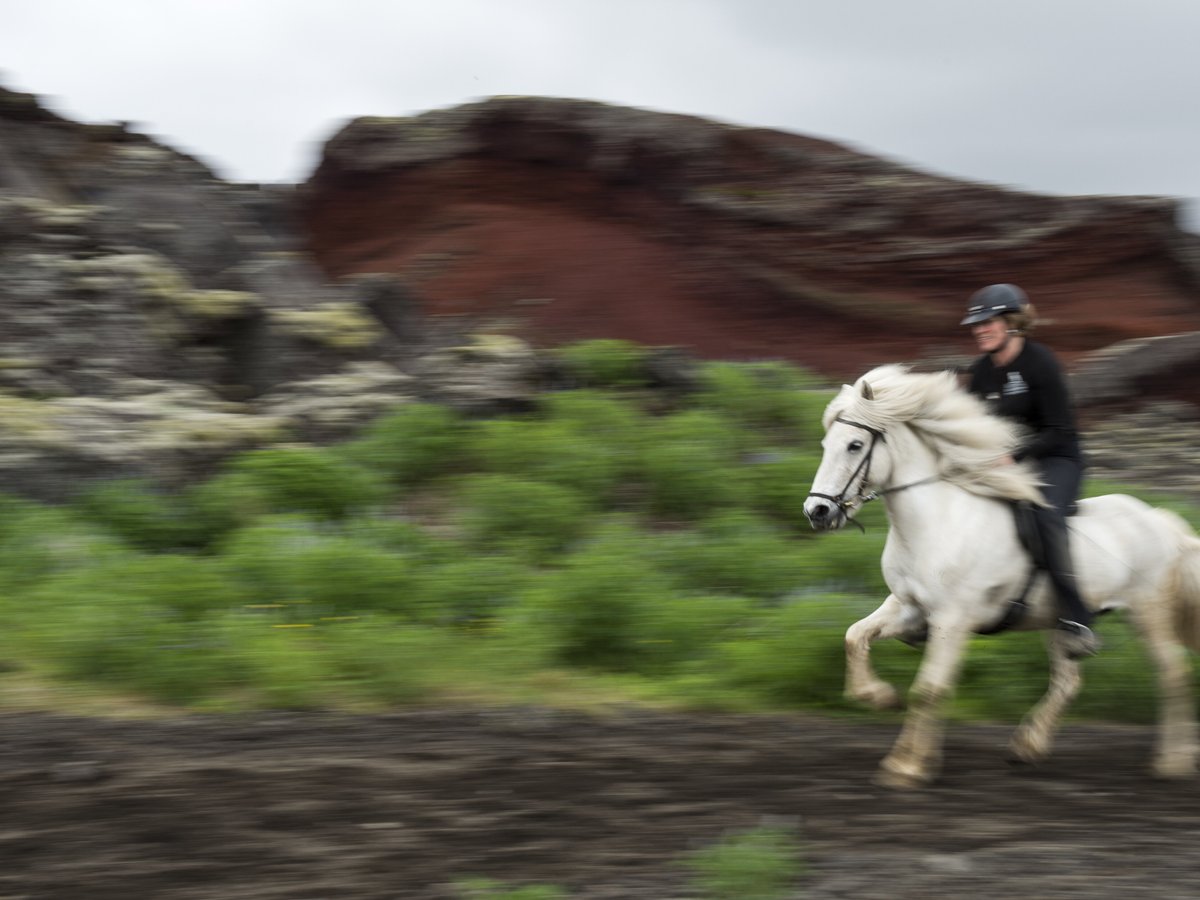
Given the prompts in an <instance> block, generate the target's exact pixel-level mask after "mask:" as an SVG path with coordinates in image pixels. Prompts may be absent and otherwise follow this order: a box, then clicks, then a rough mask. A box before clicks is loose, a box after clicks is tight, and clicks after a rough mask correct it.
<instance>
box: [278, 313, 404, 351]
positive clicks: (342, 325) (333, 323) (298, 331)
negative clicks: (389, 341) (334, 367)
mask: <svg viewBox="0 0 1200 900" xmlns="http://www.w3.org/2000/svg"><path fill="white" fill-rule="evenodd" d="M271 321H272V323H273V324H274V325H275V326H276V327H277V328H279V330H281V331H283V332H284V333H286V334H290V335H293V336H295V337H300V338H304V339H306V340H310V341H314V342H316V343H318V344H324V345H326V346H328V347H333V348H335V349H337V350H362V349H366V348H367V347H370V346H372V345H373V344H375V343H376V342H377V341H379V339H380V338H382V337H383V329H382V328H381V327H380V326H379V324H378V323H377V322H376V321H375V319H373V318H372V317H371V316H369V315H368V314H367V313H365V312H364V311H363V309H362V307H360V306H359V305H358V304H357V303H346V302H331V303H323V304H321V305H320V306H317V307H314V308H312V309H285V310H273V311H272V312H271Z"/></svg>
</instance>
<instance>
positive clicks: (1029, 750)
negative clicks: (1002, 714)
mask: <svg viewBox="0 0 1200 900" xmlns="http://www.w3.org/2000/svg"><path fill="white" fill-rule="evenodd" d="M1049 755H1050V748H1049V747H1046V746H1044V745H1042V746H1039V745H1037V744H1034V743H1032V742H1030V741H1026V740H1014V741H1013V742H1012V743H1010V744H1009V745H1008V753H1007V754H1006V756H1005V760H1006V761H1007V762H1008V764H1009V765H1010V766H1012V767H1013V768H1014V769H1032V768H1036V767H1037V766H1040V765H1041V764H1042V761H1043V760H1045V758H1046V757H1047V756H1049Z"/></svg>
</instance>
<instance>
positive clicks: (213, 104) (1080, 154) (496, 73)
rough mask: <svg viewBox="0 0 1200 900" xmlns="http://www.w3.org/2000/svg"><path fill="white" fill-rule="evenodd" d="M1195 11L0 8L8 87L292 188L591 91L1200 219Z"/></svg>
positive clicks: (56, 0) (889, 2)
mask: <svg viewBox="0 0 1200 900" xmlns="http://www.w3.org/2000/svg"><path fill="white" fill-rule="evenodd" d="M1198 43H1200V0H1000V2H990V3H977V2H974V0H902V2H898V0H0V84H3V85H4V86H6V87H9V88H11V89H17V90H24V91H31V92H33V93H36V94H39V95H41V96H42V97H43V98H44V99H45V100H46V101H47V102H48V103H49V105H50V106H51V108H53V109H54V110H55V111H57V112H59V113H60V114H62V115H65V116H68V117H69V118H73V119H78V120H82V121H89V122H103V121H116V120H128V121H132V122H134V123H135V124H136V126H137V127H138V128H139V129H140V130H144V131H146V132H148V133H150V134H153V135H155V136H156V137H159V138H161V139H163V140H165V141H167V142H168V143H170V144H172V145H173V146H175V147H177V148H179V149H181V150H184V151H186V152H189V153H191V154H193V155H195V156H197V157H199V158H200V159H202V160H203V161H205V162H206V163H208V164H209V165H211V166H212V167H213V168H215V169H216V170H217V172H218V173H219V174H221V175H222V176H224V177H226V178H231V179H238V180H247V181H295V180H301V179H303V178H304V177H306V176H307V174H308V173H309V172H310V171H311V169H312V168H313V166H314V165H315V163H316V160H317V156H318V154H319V149H320V144H321V143H322V142H323V141H324V140H325V139H326V138H328V137H329V136H330V135H331V134H332V133H333V132H334V131H336V130H337V129H338V128H339V127H340V126H341V125H342V124H343V123H344V122H345V121H346V120H347V119H349V118H352V117H354V116H360V115H388V116H395V115H413V114H417V113H419V112H422V111H425V110H428V109H433V108H437V107H444V106H452V105H455V104H459V103H464V102H468V101H471V100H474V99H479V98H482V97H487V96H492V95H496V94H538V95H548V96H561V97H580V98H586V99H592V100H602V101H607V102H611V103H619V104H625V105H629V106H637V107H643V108H648V109H656V110H662V111H666V112H679V113H689V114H694V115H699V116H704V117H708V118H713V119H717V120H720V121H725V122H730V123H734V124H739V125H755V126H766V127H772V128H780V129H783V130H786V131H792V132H797V133H800V134H807V135H813V136H818V137H824V138H829V139H832V140H835V141H838V142H840V143H844V144H847V145H849V146H852V147H855V148H857V149H859V150H863V151H866V152H869V153H875V154H878V155H881V156H885V157H889V158H891V159H894V160H898V161H901V162H906V163H909V164H911V165H914V166H916V167H918V168H921V169H924V170H926V171H932V172H936V173H940V174H945V175H953V176H958V177H963V178H968V179H971V180H974V181H983V182H991V183H996V184H1004V185H1010V186H1014V187H1019V188H1023V189H1027V190H1033V191H1039V192H1045V193H1054V194H1163V195H1170V196H1176V197H1180V198H1183V199H1185V200H1187V201H1188V204H1189V205H1188V212H1187V221H1188V224H1189V225H1190V227H1191V228H1193V230H1197V229H1198V226H1200V113H1198V112H1197V109H1198V108H1200V100H1198V99H1197V98H1198V95H1200V49H1198V47H1197V44H1198Z"/></svg>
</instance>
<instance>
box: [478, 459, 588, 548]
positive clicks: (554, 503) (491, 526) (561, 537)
mask: <svg viewBox="0 0 1200 900" xmlns="http://www.w3.org/2000/svg"><path fill="white" fill-rule="evenodd" d="M458 496H459V500H460V502H461V504H462V506H461V512H460V521H461V525H462V528H463V530H464V532H465V534H466V535H467V538H468V540H469V541H471V542H472V543H473V544H474V545H475V546H476V547H477V548H479V549H480V550H484V551H489V550H500V551H504V552H510V553H515V554H517V555H519V556H528V557H530V558H533V559H543V558H545V557H547V556H548V555H549V554H552V553H557V552H560V551H562V550H564V549H566V548H567V547H568V546H570V545H571V543H573V542H574V541H575V540H576V539H577V538H578V537H579V536H580V535H581V534H582V533H583V532H584V530H585V529H586V528H587V527H588V525H589V523H590V516H589V513H588V504H587V503H586V502H585V501H584V500H583V499H582V498H581V497H580V496H579V494H577V493H576V492H575V491H572V490H570V489H568V488H565V487H560V486H558V485H554V484H544V483H542V482H537V481H526V480H523V479H519V478H512V477H509V476H506V475H473V476H470V477H468V478H465V479H464V480H463V481H462V483H461V485H460V488H459V494H458Z"/></svg>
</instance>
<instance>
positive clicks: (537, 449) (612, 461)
mask: <svg viewBox="0 0 1200 900" xmlns="http://www.w3.org/2000/svg"><path fill="white" fill-rule="evenodd" d="M471 454H472V456H473V458H474V459H475V460H476V465H477V468H478V469H479V470H481V471H484V472H494V473H497V474H501V475H514V476H517V477H520V478H527V479H530V480H532V481H543V482H546V483H547V484H555V485H558V486H559V487H564V488H569V489H571V490H572V491H575V492H576V493H577V494H578V495H579V496H580V497H585V498H587V499H589V500H590V501H592V502H593V503H595V504H596V505H601V504H603V503H604V502H605V501H606V500H607V499H608V497H609V495H610V494H611V493H612V490H613V487H614V485H615V484H616V481H617V477H618V475H619V474H620V473H621V471H622V469H624V468H627V465H626V464H624V463H623V461H622V460H621V458H620V456H619V454H618V452H617V451H616V450H615V449H613V448H612V447H611V446H610V445H608V444H605V443H601V442H599V441H596V440H594V439H592V438H590V437H589V436H588V435H586V434H584V433H583V432H581V431H579V430H577V429H575V428H573V427H571V426H570V425H569V424H567V423H564V422H538V421H531V420H525V419H492V420H490V421H486V422H481V423H480V424H479V426H478V429H477V431H476V434H475V436H474V437H473V439H472V441H471Z"/></svg>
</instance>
